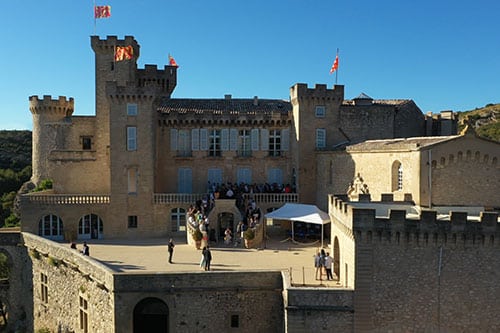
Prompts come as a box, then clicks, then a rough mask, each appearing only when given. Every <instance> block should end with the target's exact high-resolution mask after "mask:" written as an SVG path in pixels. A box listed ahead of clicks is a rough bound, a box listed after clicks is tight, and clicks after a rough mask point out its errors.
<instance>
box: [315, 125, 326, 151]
mask: <svg viewBox="0 0 500 333" xmlns="http://www.w3.org/2000/svg"><path fill="white" fill-rule="evenodd" d="M325 147H326V129H324V128H317V129H316V149H323V148H325Z"/></svg>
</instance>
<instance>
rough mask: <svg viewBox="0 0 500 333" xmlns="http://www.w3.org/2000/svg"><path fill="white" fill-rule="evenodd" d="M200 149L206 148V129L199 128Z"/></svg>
mask: <svg viewBox="0 0 500 333" xmlns="http://www.w3.org/2000/svg"><path fill="white" fill-rule="evenodd" d="M200 150H204V151H206V150H208V130H207V129H206V128H200Z"/></svg>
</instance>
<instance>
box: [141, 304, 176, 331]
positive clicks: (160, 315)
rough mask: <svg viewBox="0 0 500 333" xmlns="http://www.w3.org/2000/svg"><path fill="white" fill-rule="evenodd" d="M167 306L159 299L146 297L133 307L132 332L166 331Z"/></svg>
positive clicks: (167, 320)
mask: <svg viewBox="0 0 500 333" xmlns="http://www.w3.org/2000/svg"><path fill="white" fill-rule="evenodd" d="M168 326H169V316H168V306H167V304H165V302H163V301H162V300H161V299H158V298H154V297H148V298H145V299H143V300H141V301H140V302H139V303H137V305H136V306H135V308H134V333H142V332H148V333H168V332H169V330H168Z"/></svg>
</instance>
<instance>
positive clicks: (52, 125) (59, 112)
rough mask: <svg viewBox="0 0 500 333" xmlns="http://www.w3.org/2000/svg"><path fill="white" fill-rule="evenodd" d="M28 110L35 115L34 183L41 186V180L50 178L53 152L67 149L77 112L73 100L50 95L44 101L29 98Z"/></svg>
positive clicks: (34, 97)
mask: <svg viewBox="0 0 500 333" xmlns="http://www.w3.org/2000/svg"><path fill="white" fill-rule="evenodd" d="M29 109H30V111H31V114H32V116H33V133H32V136H33V139H32V145H33V155H32V156H33V160H32V167H33V175H32V177H31V180H32V182H33V183H35V184H38V183H39V182H40V181H41V180H43V179H45V178H50V165H49V158H48V156H50V152H51V151H53V150H61V149H64V148H65V137H66V135H65V134H66V131H67V128H68V126H69V124H70V117H71V115H72V114H73V111H74V100H73V98H69V99H67V98H66V97H64V96H59V98H58V99H52V97H51V96H47V95H45V96H43V98H42V99H40V98H39V97H38V96H30V97H29Z"/></svg>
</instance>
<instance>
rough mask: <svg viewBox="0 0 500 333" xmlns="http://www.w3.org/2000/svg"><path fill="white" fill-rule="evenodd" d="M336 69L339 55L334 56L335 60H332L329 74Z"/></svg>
mask: <svg viewBox="0 0 500 333" xmlns="http://www.w3.org/2000/svg"><path fill="white" fill-rule="evenodd" d="M337 69H339V55H338V53H337V55H336V56H335V61H334V62H333V65H332V68H330V74H332V73H333V72H335V71H336V70H337Z"/></svg>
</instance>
